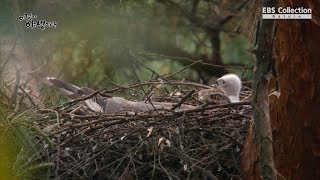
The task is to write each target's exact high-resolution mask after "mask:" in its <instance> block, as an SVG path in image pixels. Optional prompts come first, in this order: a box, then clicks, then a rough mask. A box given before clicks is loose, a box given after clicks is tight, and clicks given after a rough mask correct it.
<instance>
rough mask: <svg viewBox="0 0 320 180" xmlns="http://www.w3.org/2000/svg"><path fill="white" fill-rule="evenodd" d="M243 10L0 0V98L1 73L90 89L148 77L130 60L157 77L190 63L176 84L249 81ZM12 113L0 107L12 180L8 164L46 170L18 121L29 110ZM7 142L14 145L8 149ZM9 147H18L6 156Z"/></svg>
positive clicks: (150, 1)
mask: <svg viewBox="0 0 320 180" xmlns="http://www.w3.org/2000/svg"><path fill="white" fill-rule="evenodd" d="M248 8H250V2H249V0H212V1H208V0H145V1H137V0H136V1H135V0H93V1H87V0H70V1H64V0H46V1H43V0H28V1H24V0H13V1H11V0H1V1H0V24H1V26H0V41H1V48H0V50H1V51H0V52H1V56H0V57H1V58H0V65H1V66H0V67H1V71H0V73H1V79H2V81H1V86H2V87H3V88H2V89H1V93H2V95H3V94H6V91H8V90H7V89H6V88H5V87H7V86H8V87H9V85H8V82H10V83H12V86H13V87H14V84H15V81H14V80H13V81H12V76H9V78H8V76H6V75H7V74H10V73H11V74H14V75H16V74H19V76H22V80H24V79H27V77H28V75H27V72H30V71H31V70H40V71H42V72H44V73H46V74H48V75H52V76H55V77H58V78H61V79H63V80H65V81H67V82H71V83H73V84H76V85H79V86H87V87H90V88H93V89H111V88H112V87H114V86H115V84H129V83H133V82H137V77H136V76H135V74H137V76H138V78H139V80H140V81H147V80H150V79H151V78H154V77H152V72H150V71H149V70H148V69H146V68H145V67H144V66H143V65H141V64H137V63H136V62H135V61H134V60H133V59H134V58H136V59H137V60H139V61H141V62H142V63H143V64H144V65H146V66H148V67H150V68H151V69H153V70H154V71H156V72H157V73H158V74H161V75H166V74H168V75H170V74H172V73H175V72H178V71H180V70H182V69H184V67H186V66H189V65H190V68H187V69H185V70H183V71H182V72H181V73H179V74H177V75H175V76H174V77H173V78H174V79H179V80H181V79H186V80H189V81H195V82H201V83H205V84H211V83H213V82H214V81H215V79H216V78H217V77H219V76H222V75H223V74H226V73H231V72H232V73H236V74H238V75H240V76H241V77H242V79H243V80H245V81H250V80H251V79H252V76H253V65H254V60H253V57H252V54H251V53H250V52H249V51H250V49H251V48H252V46H251V45H250V40H251V38H250V37H252V34H250V32H253V30H254V29H255V28H256V27H255V25H254V24H255V22H253V21H250V20H248V18H247V19H246V17H247V16H250V14H248V13H247V12H250V11H248ZM24 13H28V14H30V13H32V14H34V15H37V20H40V19H41V20H47V21H56V22H57V27H56V28H46V29H45V30H41V29H40V28H34V29H30V28H27V27H26V26H25V22H24V21H19V19H18V17H19V16H22V15H24ZM245 19H246V21H245ZM200 60H201V61H200ZM43 92H44V93H42V95H44V96H45V97H49V96H50V97H51V99H50V100H58V99H59V100H60V99H61V97H60V96H58V95H54V96H52V95H51V94H52V91H50V90H48V89H45V90H44V91H43ZM52 97H54V98H52ZM4 99H5V98H4ZM15 100H16V98H15V97H12V98H11V100H10V101H12V104H14V103H15ZM12 107H15V106H14V105H12V106H8V105H7V104H5V103H3V102H1V108H0V109H1V113H0V114H1V116H2V119H3V120H4V121H5V124H6V125H3V124H2V125H3V126H2V128H1V136H2V137H1V139H3V140H4V141H1V144H0V146H1V147H7V148H3V149H2V150H1V151H2V152H1V153H0V160H1V161H2V164H1V167H0V169H1V174H9V175H8V177H11V175H12V174H11V173H12V172H11V170H10V169H7V167H8V166H6V162H9V163H10V164H11V165H12V164H13V166H14V165H15V164H17V163H18V164H20V166H19V168H18V173H17V172H15V173H14V174H16V175H18V176H22V177H23V176H25V175H28V176H30V174H31V173H30V171H33V170H34V169H37V168H39V167H40V168H41V167H45V166H47V165H52V164H50V163H49V164H46V163H44V164H40V165H39V164H33V165H32V162H34V161H35V160H36V158H37V156H34V152H36V151H39V150H40V151H41V148H40V147H35V146H36V144H34V143H33V142H32V141H33V140H32V137H33V136H34V135H32V133H30V130H31V131H32V132H34V131H35V129H34V127H33V126H32V125H31V124H26V123H25V122H24V121H23V119H25V118H27V117H30V116H27V114H32V112H30V111H26V112H25V113H22V114H18V116H17V112H16V109H15V108H12ZM12 118H13V119H14V121H12ZM9 119H10V121H9ZM6 120H8V121H6ZM33 120H37V118H36V117H35V118H34V119H33ZM11 125H12V126H11ZM30 127H32V128H30ZM10 128H14V129H15V130H14V131H10V130H9V129H10ZM7 132H12V133H13V134H12V133H10V134H8V133H7ZM35 133H39V132H37V131H35ZM3 136H6V138H3ZM8 137H9V138H8ZM12 139H14V141H17V142H18V143H15V144H12V142H13V141H11V140H12ZM12 146H15V147H19V148H16V149H17V151H11V149H12V148H11V147H12ZM21 147H22V148H21ZM30 147H31V148H30ZM26 149H29V151H30V153H26V152H29V151H26ZM7 153H9V154H11V155H10V156H5V155H4V154H7ZM24 156H26V158H25V159H24ZM16 157H19V158H16ZM30 157H31V158H30ZM18 161H19V162H18ZM10 174H11V175H10ZM16 175H14V176H16Z"/></svg>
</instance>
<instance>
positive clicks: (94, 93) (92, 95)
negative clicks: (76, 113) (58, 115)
mask: <svg viewBox="0 0 320 180" xmlns="http://www.w3.org/2000/svg"><path fill="white" fill-rule="evenodd" d="M98 93H99V91H95V92H93V93H92V94H90V95H88V96H85V97H82V98H77V99H73V100H71V101H69V102H66V103H64V104H62V105H60V106H58V107H56V108H55V109H60V108H62V107H65V106H70V105H73V104H75V103H77V102H80V101H85V100H87V99H90V98H92V97H94V96H96V95H97V94H98Z"/></svg>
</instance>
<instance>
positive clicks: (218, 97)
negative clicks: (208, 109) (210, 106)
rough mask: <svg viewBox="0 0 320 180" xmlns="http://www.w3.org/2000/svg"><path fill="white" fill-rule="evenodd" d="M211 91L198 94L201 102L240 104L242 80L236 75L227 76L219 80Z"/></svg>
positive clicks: (207, 90)
mask: <svg viewBox="0 0 320 180" xmlns="http://www.w3.org/2000/svg"><path fill="white" fill-rule="evenodd" d="M216 82H217V83H218V86H217V85H216V84H214V85H212V88H211V89H204V90H200V91H199V92H198V97H199V100H200V101H207V100H214V101H219V102H221V101H222V102H239V101H240V98H239V94H240V90H241V86H242V82H241V79H240V78H239V77H238V76H237V75H235V74H226V75H224V76H222V77H221V78H219V79H217V81H216Z"/></svg>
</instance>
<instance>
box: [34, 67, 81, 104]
mask: <svg viewBox="0 0 320 180" xmlns="http://www.w3.org/2000/svg"><path fill="white" fill-rule="evenodd" d="M28 74H29V75H30V76H32V77H34V78H35V79H37V80H39V81H40V82H42V83H44V84H45V85H47V86H49V87H51V88H53V89H56V90H58V91H59V92H61V93H62V94H63V95H65V96H68V97H69V98H71V99H76V98H80V97H83V95H84V94H83V93H82V90H81V88H80V87H78V86H75V85H73V84H69V83H66V82H64V81H61V80H59V79H56V78H54V77H49V76H46V75H44V74H43V73H41V72H39V71H33V72H30V73H28Z"/></svg>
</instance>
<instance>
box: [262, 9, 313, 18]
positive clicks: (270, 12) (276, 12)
mask: <svg viewBox="0 0 320 180" xmlns="http://www.w3.org/2000/svg"><path fill="white" fill-rule="evenodd" d="M311 18H312V10H311V9H310V8H304V7H299V8H292V7H278V8H276V7H263V8H262V19H311Z"/></svg>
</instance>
